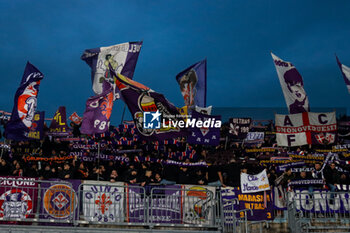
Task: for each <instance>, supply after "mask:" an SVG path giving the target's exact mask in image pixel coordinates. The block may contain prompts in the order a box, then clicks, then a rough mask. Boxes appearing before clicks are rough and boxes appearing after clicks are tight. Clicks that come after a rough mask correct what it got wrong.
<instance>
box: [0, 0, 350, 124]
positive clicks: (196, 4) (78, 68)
mask: <svg viewBox="0 0 350 233" xmlns="http://www.w3.org/2000/svg"><path fill="white" fill-rule="evenodd" d="M349 10H350V1H345V0H343V1H341V0H339V1H329V0H327V1H305V0H301V1H274V0H265V1H259V0H255V1H243V0H237V1H233V0H227V1H224V0H219V1H213V0H208V1H205V0H201V1H200V0H197V1H194V0H186V1H182V0H176V1H168V0H155V1H145V0H139V1H135V0H125V1H124V0H118V1H103V0H101V1H96V0H95V1H93V0H78V1H72V0H70V1H62V0H60V1H47V0H46V1H44V0H36V1H33V0H31V1H26V0H11V1H9V0H0V61H1V62H0V70H1V78H0V79H1V85H0V92H1V97H2V98H1V99H0V110H5V111H8V112H11V111H12V107H13V99H14V94H15V92H16V89H17V88H18V85H19V83H20V80H21V78H22V74H23V70H24V66H25V64H26V62H27V61H30V62H31V63H32V64H34V65H35V66H36V67H37V68H38V69H39V70H40V71H41V72H42V73H43V74H44V75H45V77H44V79H43V80H42V82H41V85H40V91H39V96H38V110H44V111H46V117H52V116H53V114H54V112H55V111H56V110H57V108H58V107H59V106H66V107H67V115H68V116H69V115H70V114H71V113H72V112H74V111H77V113H78V114H79V115H80V116H82V115H83V112H84V108H85V102H86V100H87V98H88V97H89V96H91V95H93V92H92V88H91V76H90V68H89V66H88V65H87V64H86V63H85V62H84V61H82V60H80V56H81V55H82V53H83V51H84V50H85V49H89V48H95V47H100V46H110V45H114V44H119V43H123V42H128V41H141V40H143V47H142V49H141V53H140V56H139V60H138V64H137V66H136V70H135V74H134V80H136V81H138V82H141V83H143V84H145V85H147V86H149V87H151V88H152V89H153V90H155V91H158V92H160V93H163V94H164V95H165V96H166V97H167V98H168V99H169V100H170V101H171V102H173V103H174V104H175V105H177V106H182V105H183V98H182V95H181V93H180V90H179V86H178V84H177V82H176V80H175V76H176V74H177V73H179V72H180V71H182V70H183V69H185V68H186V67H188V66H190V65H192V64H193V63H195V62H197V61H199V60H202V59H204V58H207V67H208V76H207V86H208V88H207V90H208V91H207V104H208V105H213V106H214V107H286V105H285V101H284V98H283V94H282V90H281V88H280V84H279V81H278V77H277V74H276V70H275V67H274V64H273V62H272V58H271V55H270V52H271V51H272V52H273V53H274V54H276V55H277V56H279V57H280V58H282V59H284V60H286V61H290V62H292V63H293V64H294V65H295V66H296V68H297V69H298V70H299V72H300V74H301V75H302V76H303V79H304V88H305V91H306V93H307V94H308V96H309V101H310V106H311V110H312V109H313V107H347V108H348V107H350V104H349V100H350V96H349V94H348V93H347V89H346V87H345V84H344V81H343V78H342V75H341V72H340V70H339V67H338V66H337V63H336V60H335V55H334V54H335V53H336V54H337V55H338V56H339V58H340V60H341V61H342V62H343V63H344V64H345V65H348V66H350V41H349V38H350V26H349V23H350V14H349ZM123 106H124V104H123V102H122V101H121V100H119V101H117V102H115V105H114V110H113V113H112V124H113V123H119V121H120V117H121V114H122V110H123Z"/></svg>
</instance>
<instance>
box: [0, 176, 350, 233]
mask: <svg viewBox="0 0 350 233" xmlns="http://www.w3.org/2000/svg"><path fill="white" fill-rule="evenodd" d="M272 196H273V195H272V193H271V192H270V191H266V192H265V193H263V192H259V193H248V194H245V193H242V192H241V190H239V188H232V187H226V188H215V187H210V186H198V185H167V186H160V185H156V186H145V187H142V186H139V185H129V184H125V183H123V182H113V183H111V182H103V181H80V180H65V181H63V180H57V179H52V180H38V179H36V178H24V177H0V229H1V228H3V227H4V226H5V225H17V226H20V225H22V227H23V225H25V226H28V227H29V226H32V227H33V226H35V227H45V226H56V227H74V228H76V229H77V228H79V229H81V228H83V227H85V228H90V227H94V226H101V225H103V226H105V227H107V228H108V227H112V228H113V227H114V228H118V227H130V226H133V227H134V226H136V227H144V228H147V229H157V228H161V227H165V228H167V227H168V229H183V228H186V229H191V230H193V229H195V230H196V231H213V232H232V233H236V232H245V233H248V232H262V230H263V226H264V225H265V226H266V225H268V223H273V220H274V216H273V215H274V212H276V208H277V207H276V203H275V201H276V200H278V198H277V197H274V198H272ZM274 196H276V195H274ZM286 199H287V200H286V204H287V208H286V209H284V207H283V206H279V207H280V210H278V211H280V212H281V213H283V212H286V213H288V220H286V221H288V226H289V228H290V229H291V232H309V231H311V230H332V229H333V230H345V229H350V200H349V199H350V193H349V192H348V191H337V192H335V193H331V192H328V191H327V190H314V191H313V193H310V192H309V191H308V190H303V189H295V190H293V191H292V192H288V193H287V198H286ZM254 225H255V226H254ZM253 228H254V230H252V229H253Z"/></svg>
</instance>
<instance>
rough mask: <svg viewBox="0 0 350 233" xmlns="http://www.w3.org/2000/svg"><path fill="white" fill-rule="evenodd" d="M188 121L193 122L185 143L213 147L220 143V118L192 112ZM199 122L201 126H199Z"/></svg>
mask: <svg viewBox="0 0 350 233" xmlns="http://www.w3.org/2000/svg"><path fill="white" fill-rule="evenodd" d="M189 121H193V122H195V127H192V128H191V130H192V132H191V135H190V136H188V137H187V142H188V143H191V144H201V145H213V146H217V145H219V143H220V128H221V116H213V115H205V114H202V113H199V112H196V111H192V117H191V119H190V120H189ZM199 122H201V124H199Z"/></svg>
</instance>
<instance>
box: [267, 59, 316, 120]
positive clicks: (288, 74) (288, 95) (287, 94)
mask: <svg viewBox="0 0 350 233" xmlns="http://www.w3.org/2000/svg"><path fill="white" fill-rule="evenodd" d="M271 56H272V59H273V62H274V63H275V67H276V71H277V75H278V79H279V80H280V84H281V87H282V91H283V95H284V99H285V101H286V104H287V107H288V110H289V113H290V114H295V113H302V112H309V111H310V106H309V99H308V97H307V95H306V92H305V90H304V83H303V78H302V77H301V75H300V74H299V72H298V71H297V69H296V68H295V67H294V66H293V64H292V63H290V62H287V61H283V60H282V59H281V58H279V57H277V56H276V55H274V54H273V53H271Z"/></svg>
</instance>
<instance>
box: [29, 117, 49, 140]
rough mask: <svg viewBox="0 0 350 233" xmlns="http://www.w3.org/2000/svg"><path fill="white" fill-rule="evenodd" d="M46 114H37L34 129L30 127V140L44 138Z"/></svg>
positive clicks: (33, 124)
mask: <svg viewBox="0 0 350 233" xmlns="http://www.w3.org/2000/svg"><path fill="white" fill-rule="evenodd" d="M44 122H45V112H44V111H42V112H38V111H37V112H36V113H35V114H34V119H33V123H32V127H30V130H29V134H28V138H30V139H38V140H42V139H43V138H44Z"/></svg>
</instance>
